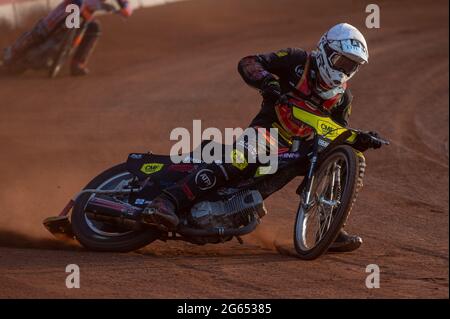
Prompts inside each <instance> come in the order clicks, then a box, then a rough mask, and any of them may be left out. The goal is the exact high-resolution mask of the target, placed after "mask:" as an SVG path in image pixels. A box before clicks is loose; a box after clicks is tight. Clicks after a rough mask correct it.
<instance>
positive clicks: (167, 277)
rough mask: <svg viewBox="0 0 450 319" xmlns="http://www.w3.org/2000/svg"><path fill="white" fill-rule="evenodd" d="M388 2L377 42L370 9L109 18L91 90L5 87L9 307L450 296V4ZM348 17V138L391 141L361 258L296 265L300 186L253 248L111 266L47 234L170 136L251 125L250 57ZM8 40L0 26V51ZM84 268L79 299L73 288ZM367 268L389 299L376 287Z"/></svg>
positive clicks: (230, 5)
mask: <svg viewBox="0 0 450 319" xmlns="http://www.w3.org/2000/svg"><path fill="white" fill-rule="evenodd" d="M368 3H370V2H368ZM377 3H378V4H379V5H380V7H381V28H380V29H370V30H369V29H366V28H365V27H364V21H365V17H366V13H365V5H366V4H365V3H364V1H339V5H336V2H335V1H331V0H329V1H328V0H327V1H299V0H277V1H275V0H272V1H270V0H224V1H212V0H195V1H187V2H180V3H173V4H169V5H166V6H161V7H154V8H148V9H143V10H138V11H136V13H135V15H134V16H133V17H131V18H130V19H129V20H128V21H122V20H121V19H119V18H118V17H116V16H103V17H101V18H100V20H101V22H102V25H103V30H104V31H103V37H102V38H101V41H100V43H99V45H98V47H97V50H96V52H95V53H94V55H93V57H92V61H91V70H92V74H91V75H90V76H89V77H86V78H75V79H74V78H71V77H69V76H67V73H66V72H64V74H63V75H62V76H60V77H59V78H57V79H54V80H49V79H47V78H45V76H44V75H43V74H41V73H37V72H36V73H34V72H30V73H27V74H26V75H24V76H22V77H17V78H5V77H3V78H0V145H1V147H2V151H1V152H0V167H1V172H2V174H1V175H2V179H1V180H2V187H1V188H0V228H1V229H2V230H1V231H0V297H3V298H4V297H8V298H15V297H25V298H31V297H44V298H54V297H59V298H60V297H71V298H86V297H98V298H104V297H113V298H118V297H125V298H128V297H144V298H169V297H172V298H201V297H206V298H209V297H215V298H222V297H224V298H244V297H246V298H263V297H264V298H317V297H320V298H328V297H331V298H332V297H335V298H351V297H353V298H354V297H363V298H379V297H382V298H391V297H394V298H395V297H400V298H407V297H420V298H427V297H440V298H443V297H448V260H449V259H448V244H449V242H448V226H449V225H448V199H449V196H448V194H449V193H448V182H449V179H448V177H449V175H448V113H449V104H448V98H449V94H448V92H449V85H448V76H449V73H448V53H449V52H448V2H447V1H377ZM330 8H333V9H330ZM341 21H347V22H349V23H351V24H354V25H355V26H357V27H359V28H360V29H361V30H362V31H363V33H365V34H366V35H367V41H368V45H369V50H370V54H371V56H370V63H369V65H367V66H366V67H364V68H362V70H361V72H360V73H359V74H358V75H357V76H355V78H354V79H352V81H351V87H352V92H353V94H354V95H355V100H354V105H353V114H352V119H351V125H352V126H353V127H359V128H364V129H371V130H376V131H378V132H380V133H381V134H382V135H383V136H386V137H387V138H388V139H390V140H391V142H392V143H391V145H390V146H388V147H385V148H382V149H381V150H379V151H369V152H367V153H366V158H367V164H368V167H367V173H366V178H365V187H364V188H363V190H362V192H361V193H360V196H359V198H358V201H357V203H356V206H355V208H354V210H353V212H352V215H351V218H350V222H349V226H348V229H349V230H350V231H352V232H356V233H358V234H361V236H363V238H364V244H363V246H362V247H361V249H359V250H358V251H355V252H353V253H350V254H328V255H325V256H323V257H322V258H320V259H318V260H316V261H312V262H304V261H301V260H299V259H296V258H295V257H292V256H291V255H290V254H289V251H290V250H291V249H292V229H293V222H294V212H295V209H296V206H297V198H296V196H295V194H294V191H295V187H296V186H297V185H298V183H299V181H298V180H296V181H294V182H292V183H291V184H289V185H288V186H287V187H286V188H285V189H284V190H283V191H281V192H279V193H277V194H275V195H273V197H271V198H270V199H268V200H267V203H266V206H267V208H268V210H269V215H268V216H266V217H265V218H264V220H263V223H262V225H261V226H260V228H259V229H258V231H257V233H255V234H252V235H249V236H245V237H244V241H245V243H244V245H239V244H238V243H237V242H236V241H231V242H228V243H226V244H223V245H207V246H203V247H201V246H194V245H190V244H183V243H173V242H170V243H162V242H157V243H154V244H152V245H150V246H148V247H146V248H145V249H142V250H140V251H138V252H134V253H128V254H112V253H102V254H100V253H93V252H87V251H85V250H83V249H82V248H80V247H79V246H77V245H76V244H72V243H67V244H66V243H59V242H56V241H55V240H53V239H52V237H51V235H50V234H47V232H46V230H45V229H44V227H43V226H42V224H41V222H42V220H43V219H44V218H45V217H48V216H51V215H55V214H57V212H58V211H59V210H60V209H61V208H62V207H63V206H64V205H65V204H66V201H67V200H68V199H69V198H70V197H72V196H73V194H75V193H76V192H77V191H79V190H80V188H82V187H83V186H84V185H85V184H86V183H87V182H88V181H89V180H90V179H91V178H92V177H94V176H95V175H97V174H98V173H99V172H101V171H103V170H104V169H106V168H108V167H110V166H112V165H114V164H116V163H119V162H122V161H124V160H125V159H126V156H127V154H128V153H130V152H133V151H137V152H139V151H148V150H152V151H153V152H154V153H168V152H169V150H170V147H171V146H172V143H173V142H171V141H170V140H169V134H170V131H171V130H172V129H173V128H175V127H186V128H188V129H190V128H191V127H192V120H193V119H201V120H202V121H203V122H202V123H203V127H204V128H206V127H210V126H215V127H218V128H220V129H224V128H225V127H245V126H246V125H247V124H248V123H249V122H250V120H251V119H252V116H253V115H254V114H256V112H257V111H258V109H259V104H260V98H259V97H258V94H257V92H256V91H255V90H252V89H250V88H248V87H247V86H246V85H245V84H244V82H243V81H242V80H241V79H240V77H239V75H238V73H237V71H236V65H237V62H238V60H239V59H240V58H241V57H243V56H245V55H248V54H252V53H257V52H265V51H271V50H276V49H280V48H283V47H289V46H298V47H303V48H305V49H311V48H313V47H314V45H315V44H316V42H317V40H318V39H319V37H320V35H321V34H322V33H323V32H324V31H325V30H326V29H327V28H328V27H330V26H331V25H333V24H335V23H337V22H341ZM14 36H16V34H15V33H11V34H5V32H4V31H2V34H1V35H0V45H1V46H3V45H5V44H6V43H7V41H10V40H11V39H12V38H13V37H14ZM274 241H276V242H277V245H281V247H282V249H281V253H280V252H279V251H277V250H276V249H275V248H274V247H275V246H274ZM286 252H288V253H286ZM72 263H74V264H78V265H79V266H80V269H81V288H80V289H67V288H66V287H65V278H66V275H67V274H66V273H65V267H66V265H67V264H72ZM368 264H378V265H379V267H380V269H381V278H380V285H381V288H380V289H367V288H366V286H365V279H366V276H367V273H366V272H365V269H366V266H367V265H368Z"/></svg>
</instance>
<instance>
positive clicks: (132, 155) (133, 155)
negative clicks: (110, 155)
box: [130, 154, 144, 159]
mask: <svg viewBox="0 0 450 319" xmlns="http://www.w3.org/2000/svg"><path fill="white" fill-rule="evenodd" d="M142 157H144V156H143V155H142V154H130V158H132V159H142Z"/></svg>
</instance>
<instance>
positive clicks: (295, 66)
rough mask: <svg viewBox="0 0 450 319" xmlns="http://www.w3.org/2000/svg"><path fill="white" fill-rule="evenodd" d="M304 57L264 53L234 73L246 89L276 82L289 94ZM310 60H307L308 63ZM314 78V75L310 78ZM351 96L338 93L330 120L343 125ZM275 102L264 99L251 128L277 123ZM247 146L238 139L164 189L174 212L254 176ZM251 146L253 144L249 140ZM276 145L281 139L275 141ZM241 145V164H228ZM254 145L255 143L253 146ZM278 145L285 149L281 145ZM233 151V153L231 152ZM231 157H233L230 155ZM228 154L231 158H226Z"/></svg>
mask: <svg viewBox="0 0 450 319" xmlns="http://www.w3.org/2000/svg"><path fill="white" fill-rule="evenodd" d="M307 57H308V54H307V53H306V52H305V51H303V50H301V49H285V50H280V51H277V52H272V53H268V54H260V55H254V56H248V57H245V58H243V59H242V60H241V61H240V62H239V65H238V71H239V73H240V74H241V76H242V78H243V79H244V81H245V82H246V83H247V84H249V85H250V86H252V87H254V88H256V89H259V90H261V88H262V86H263V84H264V83H265V82H267V81H271V80H276V81H279V83H280V86H281V93H282V94H285V93H288V92H291V91H292V90H293V88H294V87H295V85H296V84H297V83H298V81H299V80H300V78H301V77H302V74H303V72H304V68H305V64H306V61H307ZM312 60H313V59H311V60H310V61H312ZM310 70H311V71H310V72H312V73H314V72H315V65H314V64H313V65H312V67H311V68H310ZM312 77H314V74H313V76H312ZM308 98H309V99H310V101H311V102H312V103H319V104H320V103H321V102H322V100H321V99H320V97H319V96H316V95H314V94H312V95H311V96H309V97H308ZM351 100H352V96H351V94H350V91H349V90H348V89H347V90H346V91H345V93H344V94H342V97H341V99H340V100H339V103H337V105H336V106H335V107H334V108H333V109H332V110H330V111H331V115H332V116H333V118H334V119H335V120H336V121H337V122H339V123H341V124H342V125H346V124H347V121H348V115H349V113H350V103H351ZM275 102H276V101H274V100H269V99H266V100H264V101H263V103H262V108H261V110H260V112H259V113H258V114H257V115H256V117H255V118H254V119H253V121H252V122H251V124H250V127H251V128H255V127H261V128H266V129H270V128H271V127H272V123H274V122H277V121H278V119H277V115H276V112H275V109H274V104H275ZM249 142H250V143H243V142H242V141H240V140H239V139H238V141H237V142H236V143H235V144H234V148H233V149H232V151H231V154H228V153H230V152H228V153H227V154H224V155H225V157H224V158H223V161H222V163H212V164H202V165H201V166H200V167H199V168H198V169H196V170H194V171H193V172H191V173H190V174H189V175H188V176H187V177H186V178H185V179H183V180H182V181H180V182H179V183H177V184H176V185H173V186H171V187H169V188H167V189H166V190H164V194H165V196H167V197H169V198H170V199H171V200H172V201H173V202H174V203H175V204H176V206H177V208H178V211H179V210H180V209H181V208H185V207H186V206H189V205H190V204H191V203H192V202H193V201H194V200H195V199H197V198H199V197H205V195H208V193H209V192H211V191H213V190H216V189H217V188H219V187H222V186H224V185H226V184H227V183H229V182H231V181H235V180H236V179H239V178H247V177H249V176H251V175H252V174H254V173H255V171H256V169H257V167H258V166H259V163H258V161H257V159H256V161H254V160H253V161H252V160H251V159H255V156H256V154H255V152H254V149H253V147H248V145H249V144H251V142H252V141H249ZM253 142H254V143H253V144H255V141H253ZM278 142H279V143H282V140H281V139H280V138H279V139H278ZM239 143H240V144H241V146H242V145H243V146H244V156H245V162H246V164H244V165H239V164H236V163H233V162H230V157H233V156H234V155H236V154H238V155H239V156H240V155H241V154H240V153H236V152H239V150H237V148H236V145H237V144H239ZM257 143H258V142H257V141H256V144H257ZM280 146H286V145H281V144H280ZM233 152H234V153H233ZM233 154H234V155H233ZM230 155H231V156H230Z"/></svg>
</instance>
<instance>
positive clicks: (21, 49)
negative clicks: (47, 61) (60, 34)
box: [3, 0, 132, 76]
mask: <svg viewBox="0 0 450 319" xmlns="http://www.w3.org/2000/svg"><path fill="white" fill-rule="evenodd" d="M115 1H116V2H117V4H118V5H119V7H120V10H119V13H120V14H121V15H122V16H124V17H129V16H130V15H131V13H132V9H131V6H130V5H129V3H128V0H115ZM70 4H75V5H77V6H78V7H79V8H80V12H81V13H82V14H87V15H92V14H93V13H94V12H96V11H99V10H106V11H111V10H112V9H113V7H112V5H110V4H107V3H105V0H63V2H62V3H60V4H59V5H58V6H57V7H56V8H55V9H53V10H52V11H51V12H50V13H49V14H48V15H47V16H46V17H44V18H42V19H40V20H39V21H38V22H37V23H36V25H35V26H34V27H33V29H32V30H30V31H27V32H25V33H24V34H22V35H21V36H20V38H19V39H17V40H16V41H15V42H14V43H13V44H12V45H11V46H10V47H8V48H6V49H5V51H4V54H3V65H4V66H5V67H8V65H12V64H13V63H14V62H15V61H17V60H18V59H20V58H21V57H22V56H23V55H24V54H25V53H26V52H27V50H29V49H30V48H32V47H33V46H35V45H37V44H39V43H41V42H43V41H45V39H46V38H47V37H48V36H49V35H51V33H52V32H53V31H54V30H55V29H56V27H57V26H58V25H59V24H60V23H61V22H62V21H63V20H65V19H66V17H67V16H68V15H69V14H70V12H66V7H67V6H68V5H70ZM100 34H101V31H100V25H99V23H98V22H97V21H96V20H92V21H91V22H89V24H88V26H87V29H86V33H85V35H84V37H83V40H82V41H81V43H80V44H79V46H78V48H77V50H76V52H75V54H74V56H73V58H72V62H71V74H72V75H73V76H79V75H86V74H88V72H89V70H88V69H87V67H86V65H87V62H88V59H89V56H90V54H91V53H92V51H93V49H94V46H95V44H96V42H97V40H98V37H99V36H100Z"/></svg>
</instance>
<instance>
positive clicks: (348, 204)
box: [294, 145, 364, 260]
mask: <svg viewBox="0 0 450 319" xmlns="http://www.w3.org/2000/svg"><path fill="white" fill-rule="evenodd" d="M361 156H362V155H361ZM363 166H364V162H363V161H362V160H361V159H360V157H359V156H358V155H357V153H356V152H355V151H354V150H353V149H352V148H351V147H350V146H345V145H344V146H339V147H337V148H336V149H335V150H333V151H332V152H331V153H330V154H329V155H327V156H326V158H325V159H324V160H323V161H322V162H321V164H320V166H319V167H318V169H317V170H316V173H315V175H314V181H313V187H312V191H311V194H310V204H309V205H306V204H305V201H306V191H307V190H306V189H303V190H302V193H301V195H300V205H299V208H298V211H297V217H296V221H295V228H294V244H295V249H296V251H297V254H298V257H299V258H301V259H305V260H312V259H316V258H318V257H319V256H321V255H322V254H323V253H325V252H326V251H327V249H328V248H329V246H330V245H331V243H332V242H333V241H334V240H335V239H336V237H337V235H338V233H339V231H340V229H341V228H342V226H343V225H344V223H345V221H346V219H347V216H348V215H349V213H350V210H351V208H352V205H353V203H354V201H355V199H356V195H357V192H358V190H359V188H360V186H362V177H363V173H364V167H363Z"/></svg>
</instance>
